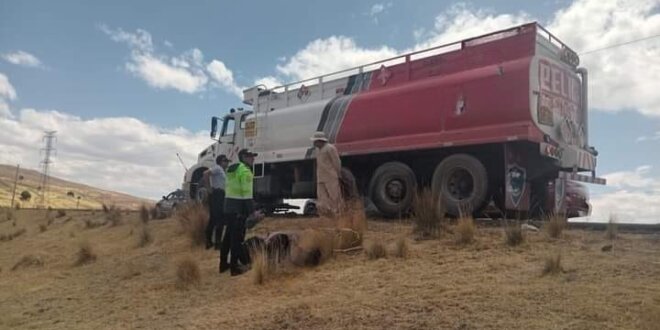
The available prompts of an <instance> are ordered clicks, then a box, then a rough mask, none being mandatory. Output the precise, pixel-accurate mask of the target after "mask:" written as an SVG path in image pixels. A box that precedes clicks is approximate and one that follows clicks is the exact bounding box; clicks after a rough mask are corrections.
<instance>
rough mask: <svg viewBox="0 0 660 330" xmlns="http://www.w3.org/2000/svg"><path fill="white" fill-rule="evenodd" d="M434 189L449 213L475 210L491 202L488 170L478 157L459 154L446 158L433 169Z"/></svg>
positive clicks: (453, 214) (456, 214) (474, 211)
mask: <svg viewBox="0 0 660 330" xmlns="http://www.w3.org/2000/svg"><path fill="white" fill-rule="evenodd" d="M432 182H433V184H432V190H433V193H434V194H437V196H440V202H441V203H442V205H443V206H444V208H445V210H446V211H447V213H449V214H450V215H452V216H460V215H461V212H462V211H463V212H466V213H469V214H474V213H476V212H477V211H479V210H481V209H482V208H483V207H484V206H485V205H486V203H487V202H488V174H487V172H486V168H485V167H484V165H483V164H482V163H481V162H480V161H479V160H478V159H477V158H475V157H473V156H470V155H466V154H457V155H452V156H449V157H447V158H445V159H444V160H443V161H442V162H440V164H439V165H438V166H437V167H436V168H435V171H434V172H433V181H432Z"/></svg>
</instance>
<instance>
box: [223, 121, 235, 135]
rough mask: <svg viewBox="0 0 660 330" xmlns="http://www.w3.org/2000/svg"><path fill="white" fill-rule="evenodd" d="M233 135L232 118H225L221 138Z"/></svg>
mask: <svg viewBox="0 0 660 330" xmlns="http://www.w3.org/2000/svg"><path fill="white" fill-rule="evenodd" d="M228 135H234V118H233V117H226V118H225V122H224V125H223V126H222V136H228Z"/></svg>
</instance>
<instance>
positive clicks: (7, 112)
mask: <svg viewBox="0 0 660 330" xmlns="http://www.w3.org/2000/svg"><path fill="white" fill-rule="evenodd" d="M13 116H14V115H13V114H12V113H11V109H9V104H7V103H5V101H4V100H2V99H1V98H0V118H12V117H13Z"/></svg>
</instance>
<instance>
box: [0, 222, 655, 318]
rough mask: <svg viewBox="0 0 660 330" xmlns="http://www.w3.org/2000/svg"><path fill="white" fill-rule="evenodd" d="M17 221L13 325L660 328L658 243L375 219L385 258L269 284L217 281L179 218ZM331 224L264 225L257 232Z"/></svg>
mask: <svg viewBox="0 0 660 330" xmlns="http://www.w3.org/2000/svg"><path fill="white" fill-rule="evenodd" d="M5 212H6V211H3V212H0V235H2V236H1V237H0V238H1V239H2V240H1V241H0V251H1V252H0V268H1V269H0V279H1V280H0V328H2V329H11V328H20V329H152V328H153V329H659V328H660V236H659V235H658V234H626V233H621V232H620V233H618V234H617V237H616V239H615V240H609V239H607V238H606V235H605V233H604V232H596V231H582V230H564V231H563V233H561V235H559V237H558V238H550V236H549V234H548V232H547V231H544V230H542V231H540V232H536V233H533V232H525V233H524V235H525V236H524V242H523V243H522V244H520V245H517V246H515V247H510V246H508V245H507V244H505V239H504V232H503V230H502V229H500V228H485V227H480V226H477V227H476V229H475V230H474V232H473V233H472V234H470V232H471V229H469V228H468V229H465V228H463V229H460V230H459V231H456V232H457V233H459V232H460V235H461V236H460V237H456V236H454V235H452V234H449V233H447V232H443V233H441V234H440V236H439V238H437V239H428V240H422V241H415V240H414V239H413V237H414V236H413V235H412V234H411V233H412V227H411V225H410V224H407V223H397V222H380V221H370V222H369V229H368V231H367V233H366V238H365V242H364V245H365V247H366V246H373V245H381V246H384V248H385V250H386V256H385V257H376V258H368V257H367V253H366V252H365V251H359V250H358V251H353V252H349V253H337V254H336V255H335V256H334V257H333V258H331V259H330V260H328V261H327V262H325V263H324V264H322V265H320V266H318V267H315V268H305V269H289V270H287V271H283V272H280V273H278V274H275V275H272V276H271V277H270V278H268V279H266V281H265V282H264V283H263V284H261V285H257V284H255V282H254V280H253V276H252V275H253V274H252V272H254V270H253V271H251V272H248V273H247V274H245V275H243V276H240V277H230V276H229V275H228V274H227V273H225V274H218V273H217V254H216V252H215V251H212V250H203V249H200V248H194V247H191V243H190V240H189V237H188V236H187V235H185V234H184V233H183V229H182V227H181V225H180V223H179V222H178V221H177V220H176V219H164V220H151V221H149V222H148V223H146V224H144V223H143V221H141V219H140V215H139V213H138V212H132V213H126V212H122V213H120V216H119V220H117V221H107V219H106V218H108V215H107V214H104V213H103V212H101V211H96V212H94V213H92V212H90V211H84V212H83V211H81V212H76V213H74V212H71V211H69V212H67V214H66V215H64V216H59V217H56V216H53V215H47V214H46V211H44V210H41V211H35V210H19V211H14V213H13V214H12V215H11V219H9V220H8V219H7V215H6V214H5ZM320 223H321V220H318V219H300V218H297V219H282V218H273V219H266V220H265V221H264V222H262V223H261V224H259V225H258V226H257V227H256V228H255V230H254V231H251V232H249V233H248V235H251V234H254V232H259V233H265V232H268V231H271V230H275V229H282V228H306V227H315V226H319V224H320ZM22 229H24V230H25V231H24V232H23V233H21V234H19V232H20V231H21V230H22ZM466 233H467V234H466ZM457 235H459V234H457ZM466 235H468V236H466ZM145 237H148V239H146V238H145ZM465 237H472V238H471V239H465ZM375 243H377V244H375ZM610 245H611V247H610ZM603 250H605V251H603ZM371 252H373V251H371ZM559 255H560V257H558V256H559ZM182 281H183V282H182Z"/></svg>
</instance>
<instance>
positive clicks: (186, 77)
mask: <svg viewBox="0 0 660 330" xmlns="http://www.w3.org/2000/svg"><path fill="white" fill-rule="evenodd" d="M99 28H100V29H101V31H103V32H104V33H106V34H107V35H108V36H110V38H111V39H112V40H113V41H116V42H121V43H125V44H126V45H128V46H129V48H130V50H131V54H130V57H129V60H128V62H127V63H126V65H125V66H126V69H127V70H128V71H129V72H131V73H132V74H134V75H135V76H136V77H139V78H141V79H142V80H144V81H145V82H146V83H147V84H148V85H149V86H151V87H155V88H158V89H174V90H177V91H179V92H183V93H188V94H194V93H199V92H202V91H204V90H206V89H207V87H210V86H213V87H219V88H221V89H223V90H225V91H227V92H229V93H232V94H234V95H237V96H239V97H240V96H241V90H242V88H241V87H240V86H238V84H237V83H236V81H235V80H234V77H233V74H232V72H231V70H229V69H228V68H227V67H226V66H225V64H224V63H223V62H221V61H220V60H217V59H214V60H211V61H210V62H209V63H206V62H205V61H204V54H203V53H202V51H201V50H199V49H197V48H193V49H190V50H188V51H186V52H184V53H183V54H181V55H179V56H168V55H164V54H160V53H157V52H156V50H155V47H154V44H153V41H152V37H151V34H150V33H149V32H147V31H145V30H141V29H138V30H136V31H135V33H131V32H126V31H124V30H122V29H116V30H113V29H110V28H109V27H107V26H105V25H101V26H99ZM165 45H166V46H167V47H169V48H171V47H172V44H171V43H169V42H168V41H165Z"/></svg>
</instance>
